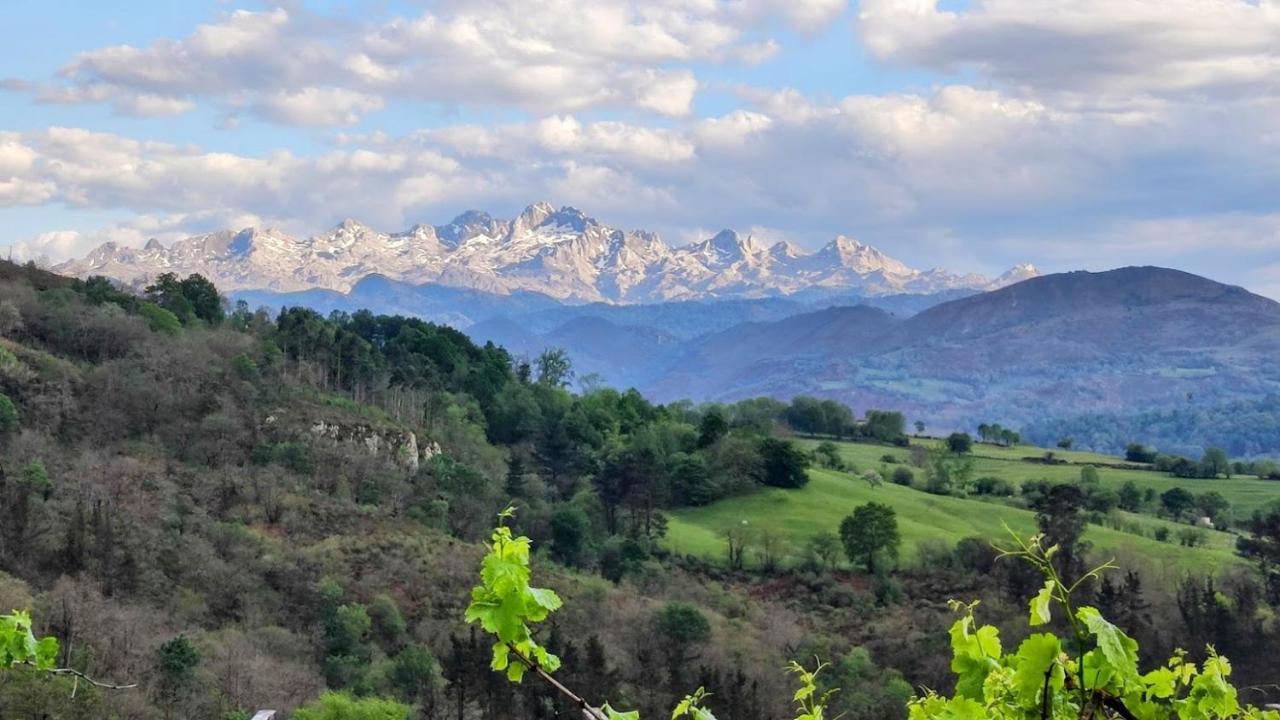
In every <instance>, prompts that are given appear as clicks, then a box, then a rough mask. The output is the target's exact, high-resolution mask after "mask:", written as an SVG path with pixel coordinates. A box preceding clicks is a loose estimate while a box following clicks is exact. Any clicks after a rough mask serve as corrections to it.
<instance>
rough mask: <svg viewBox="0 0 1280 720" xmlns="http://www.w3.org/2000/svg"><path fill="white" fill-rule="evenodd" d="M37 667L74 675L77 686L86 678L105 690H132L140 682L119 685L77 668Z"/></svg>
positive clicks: (27, 662)
mask: <svg viewBox="0 0 1280 720" xmlns="http://www.w3.org/2000/svg"><path fill="white" fill-rule="evenodd" d="M23 664H24V665H29V666H31V667H36V664H35V663H33V662H31V661H30V660H28V661H26V662H25V663H23ZM36 669H37V670H40V671H41V672H47V673H49V674H50V675H72V676H74V677H75V679H76V688H79V687H80V681H81V680H84V681H85V682H87V683H89V684H90V685H93V686H94V687H100V688H102V689H104V690H132V689H133V688H136V687H138V683H132V684H130V685H118V684H116V683H109V682H102V681H101V680H94V679H93V678H91V677H89V676H88V675H85V674H84V673H82V672H80V671H79V670H76V669H75V668H48V669H43V670H41V669H40V668H36ZM74 694H75V690H74V689H73V690H72V695H73V696H74Z"/></svg>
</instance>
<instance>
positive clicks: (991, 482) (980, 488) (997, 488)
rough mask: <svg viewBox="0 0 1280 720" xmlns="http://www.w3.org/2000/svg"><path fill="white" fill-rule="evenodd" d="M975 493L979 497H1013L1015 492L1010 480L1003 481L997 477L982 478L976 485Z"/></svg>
mask: <svg viewBox="0 0 1280 720" xmlns="http://www.w3.org/2000/svg"><path fill="white" fill-rule="evenodd" d="M974 493H976V494H978V495H995V496H997V497H1011V496H1012V495H1013V493H1014V490H1013V484H1012V483H1010V482H1009V481H1008V480H1002V479H1000V478H997V477H981V478H978V480H977V482H975V483H974Z"/></svg>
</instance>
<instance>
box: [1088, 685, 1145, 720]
mask: <svg viewBox="0 0 1280 720" xmlns="http://www.w3.org/2000/svg"><path fill="white" fill-rule="evenodd" d="M1098 696H1099V697H1101V698H1102V704H1103V705H1106V706H1107V708H1108V709H1109V710H1111V712H1114V713H1115V714H1117V715H1119V716H1120V717H1122V718H1124V720H1138V716H1136V715H1134V714H1133V712H1132V711H1131V710H1129V708H1127V707H1125V704H1124V701H1123V700H1121V699H1120V698H1118V697H1116V696H1115V695H1112V694H1111V693H1108V692H1103V691H1101V690H1099V691H1098Z"/></svg>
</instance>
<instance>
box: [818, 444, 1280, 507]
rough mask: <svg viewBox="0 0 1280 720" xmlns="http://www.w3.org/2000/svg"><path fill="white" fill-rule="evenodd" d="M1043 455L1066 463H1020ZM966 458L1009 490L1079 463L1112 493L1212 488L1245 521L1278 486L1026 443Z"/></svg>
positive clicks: (1072, 473)
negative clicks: (1141, 466)
mask: <svg viewBox="0 0 1280 720" xmlns="http://www.w3.org/2000/svg"><path fill="white" fill-rule="evenodd" d="M799 442H800V443H801V444H802V445H804V446H805V447H806V448H812V447H814V446H816V445H817V444H818V441H816V440H800V441H799ZM912 443H914V444H922V445H925V446H927V447H931V448H932V447H938V446H940V445H941V444H942V441H941V440H938V439H935V438H925V439H923V440H919V439H912ZM839 446H840V456H841V457H842V458H843V459H844V460H845V462H847V463H849V464H850V465H851V466H853V467H854V468H856V469H858V470H869V469H875V468H879V467H880V465H882V464H883V463H882V462H881V457H882V456H884V455H886V454H888V455H893V456H894V457H896V458H898V460H900V461H902V462H906V460H907V450H906V449H904V448H893V447H886V446H884V445H871V444H865V443H839ZM1046 452H1052V453H1053V454H1054V457H1055V458H1056V459H1059V460H1065V461H1067V462H1066V464H1062V465H1046V464H1042V463H1038V462H1029V461H1028V460H1027V459H1026V458H1041V457H1043V456H1044V454H1045V453H1046ZM970 457H971V458H972V459H973V477H975V478H980V477H996V478H1000V479H1001V480H1007V481H1009V482H1010V483H1013V484H1014V485H1015V486H1018V485H1021V484H1022V483H1023V482H1025V481H1027V480H1051V481H1054V482H1067V481H1069V480H1076V479H1078V478H1079V477H1080V469H1081V467H1082V466H1083V465H1088V464H1093V465H1095V466H1096V467H1098V476H1099V480H1100V481H1101V483H1102V484H1103V486H1105V487H1108V488H1111V489H1113V490H1118V489H1119V488H1120V486H1121V485H1124V484H1125V483H1126V482H1128V481H1130V480H1132V481H1133V482H1135V483H1136V484H1137V485H1138V487H1141V488H1144V489H1145V488H1152V489H1153V490H1155V491H1156V492H1157V493H1162V492H1164V491H1165V490H1168V489H1169V488H1174V487H1181V488H1185V489H1187V490H1189V491H1191V492H1193V493H1196V494H1199V493H1202V492H1208V491H1210V490H1216V491H1218V492H1220V493H1222V495H1223V497H1225V498H1226V499H1227V500H1228V501H1229V502H1230V503H1231V510H1232V512H1233V514H1234V515H1235V517H1237V518H1243V517H1247V516H1248V515H1250V514H1251V513H1253V511H1254V510H1256V509H1258V508H1260V507H1262V506H1263V505H1265V504H1266V503H1268V502H1269V501H1271V500H1275V499H1277V498H1280V482H1277V481H1275V480H1261V479H1259V478H1256V477H1252V476H1237V477H1232V478H1230V479H1227V478H1217V479H1214V480H1206V479H1200V478H1178V477H1172V476H1170V475H1168V474H1167V473H1162V472H1156V471H1154V470H1130V469H1124V468H1115V467H1105V466H1106V465H1115V464H1129V463H1125V462H1124V459H1123V458H1118V457H1114V456H1111V455H1102V454H1099V453H1092V452H1083V451H1075V450H1058V449H1054V450H1052V451H1050V450H1046V449H1045V448H1038V447H1034V446H1030V445H1015V446H1013V447H1001V446H997V445H987V444H975V445H974V446H973V453H972V454H971V456H970Z"/></svg>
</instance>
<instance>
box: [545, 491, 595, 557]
mask: <svg viewBox="0 0 1280 720" xmlns="http://www.w3.org/2000/svg"><path fill="white" fill-rule="evenodd" d="M590 531H591V519H590V518H588V517H587V513H586V512H585V511H583V509H582V508H580V507H578V506H577V505H563V506H561V507H560V508H559V509H558V510H556V512H555V514H554V515H552V516H551V553H552V554H553V555H554V556H555V558H556V559H557V560H559V561H560V562H562V563H564V564H566V565H577V564H578V562H579V561H580V560H581V558H582V553H583V551H584V550H586V546H587V536H588V534H589V533H590Z"/></svg>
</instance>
